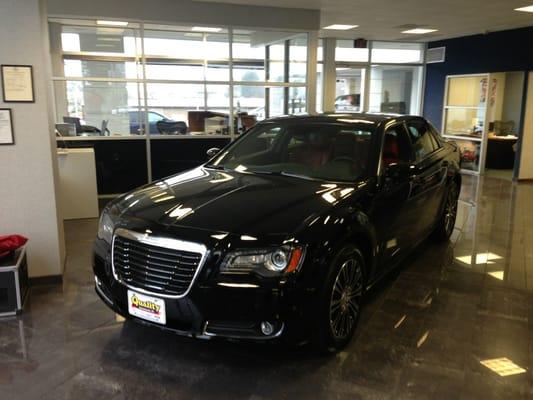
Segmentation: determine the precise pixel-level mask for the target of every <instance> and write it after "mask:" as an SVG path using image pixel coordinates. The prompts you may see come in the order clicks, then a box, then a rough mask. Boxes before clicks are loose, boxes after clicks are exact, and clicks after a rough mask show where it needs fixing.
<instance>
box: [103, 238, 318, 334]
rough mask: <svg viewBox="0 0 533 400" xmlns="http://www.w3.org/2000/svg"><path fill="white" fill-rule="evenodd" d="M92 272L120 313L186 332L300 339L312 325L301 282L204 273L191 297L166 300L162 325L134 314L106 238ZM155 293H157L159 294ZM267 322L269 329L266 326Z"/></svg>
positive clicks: (110, 303)
mask: <svg viewBox="0 0 533 400" xmlns="http://www.w3.org/2000/svg"><path fill="white" fill-rule="evenodd" d="M93 271H94V275H95V287H96V292H97V294H98V295H99V296H100V298H101V299H102V300H103V301H104V302H105V303H106V304H107V305H108V306H109V307H110V308H111V309H112V310H113V311H115V312H116V313H117V314H120V315H122V316H123V317H126V318H128V319H133V320H135V321H137V322H140V323H143V324H146V325H151V326H155V327H158V328H160V329H164V330H168V331H172V332H173V333H176V334H179V335H183V336H190V337H197V338H204V339H210V338H213V337H225V338H235V339H251V340H272V339H276V338H279V337H281V336H284V337H290V338H293V339H297V340H299V339H301V338H302V336H303V335H305V333H304V332H305V331H307V329H308V328H309V326H310V324H311V322H310V321H311V318H310V316H308V315H306V312H305V309H306V307H304V305H305V304H306V303H307V300H306V296H307V295H306V293H307V291H306V290H305V289H304V288H301V287H299V286H298V284H297V282H296V281H291V282H289V281H287V280H284V279H277V280H276V281H273V280H271V279H270V280H268V281H266V282H263V283H259V282H257V281H254V283H253V284H244V283H242V281H241V282H235V281H231V280H228V279H226V277H224V276H218V277H215V278H207V277H206V276H204V275H205V274H203V273H200V275H199V277H198V280H197V281H196V282H195V283H194V285H193V287H192V288H191V290H190V292H189V293H188V294H187V296H185V297H183V298H179V299H168V298H165V299H164V301H165V307H166V324H165V325H160V324H157V323H152V322H149V321H145V320H142V319H139V318H137V317H134V316H131V315H130V314H129V312H128V303H127V302H128V300H127V292H128V287H127V286H125V285H124V284H122V283H120V282H118V281H116V280H115V279H114V277H113V274H112V272H111V260H110V246H109V245H107V243H105V242H103V241H101V240H97V241H96V243H95V246H94V254H93ZM202 272H204V271H202ZM153 296H154V297H158V295H157V294H156V293H154V294H153ZM159 298H160V297H159ZM265 323H268V324H269V329H266V330H265V329H264V326H265ZM262 324H263V329H262ZM265 332H267V333H265Z"/></svg>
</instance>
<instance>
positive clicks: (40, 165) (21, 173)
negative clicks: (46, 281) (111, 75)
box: [0, 0, 64, 277]
mask: <svg viewBox="0 0 533 400" xmlns="http://www.w3.org/2000/svg"><path fill="white" fill-rule="evenodd" d="M45 10H46V7H45V4H43V2H40V1H39V0H24V1H20V0H2V1H1V2H0V37H1V38H2V40H0V64H16V65H19V64H23V65H32V66H33V87H34V93H35V102H34V103H3V102H2V100H3V99H0V108H11V109H12V113H13V128H14V134H15V144H14V145H8V146H0V171H2V178H1V182H2V183H1V184H0V204H1V207H0V235H2V234H10V233H19V234H22V235H24V236H27V237H28V238H29V239H30V242H29V247H28V266H29V274H30V276H32V277H37V276H47V275H61V274H62V273H63V261H64V239H63V225H62V223H60V218H59V210H58V207H57V201H56V199H57V195H56V182H57V159H56V149H55V136H54V130H53V128H54V125H53V123H54V112H53V107H52V83H51V71H50V52H49V43H48V28H47V21H46V11H45Z"/></svg>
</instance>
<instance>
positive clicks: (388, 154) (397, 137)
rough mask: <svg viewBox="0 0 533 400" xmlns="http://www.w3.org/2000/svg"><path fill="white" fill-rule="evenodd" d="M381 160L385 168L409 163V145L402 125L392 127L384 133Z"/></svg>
mask: <svg viewBox="0 0 533 400" xmlns="http://www.w3.org/2000/svg"><path fill="white" fill-rule="evenodd" d="M381 158H382V160H383V164H384V165H385V166H389V165H391V164H400V163H407V162H410V161H411V144H410V143H409V138H408V137H407V133H406V132H405V128H404V126H403V124H399V125H395V126H392V127H390V128H387V130H386V131H385V136H384V139H383V152H382V156H381Z"/></svg>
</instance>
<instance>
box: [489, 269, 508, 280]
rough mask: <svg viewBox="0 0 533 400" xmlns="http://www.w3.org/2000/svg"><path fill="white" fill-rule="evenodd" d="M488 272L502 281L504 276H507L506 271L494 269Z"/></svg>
mask: <svg viewBox="0 0 533 400" xmlns="http://www.w3.org/2000/svg"><path fill="white" fill-rule="evenodd" d="M487 274H488V275H490V276H492V277H493V278H496V279H499V280H500V281H503V278H504V277H505V272H504V271H492V272H487Z"/></svg>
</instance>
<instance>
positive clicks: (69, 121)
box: [63, 117, 83, 133]
mask: <svg viewBox="0 0 533 400" xmlns="http://www.w3.org/2000/svg"><path fill="white" fill-rule="evenodd" d="M63 122H64V123H66V124H73V125H75V126H76V133H82V132H83V130H82V129H81V122H80V119H79V118H77V117H63Z"/></svg>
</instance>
